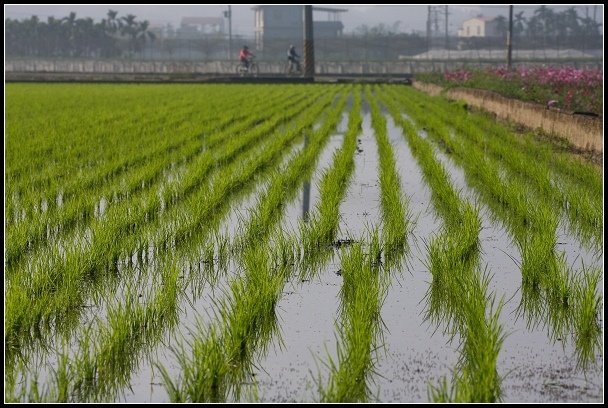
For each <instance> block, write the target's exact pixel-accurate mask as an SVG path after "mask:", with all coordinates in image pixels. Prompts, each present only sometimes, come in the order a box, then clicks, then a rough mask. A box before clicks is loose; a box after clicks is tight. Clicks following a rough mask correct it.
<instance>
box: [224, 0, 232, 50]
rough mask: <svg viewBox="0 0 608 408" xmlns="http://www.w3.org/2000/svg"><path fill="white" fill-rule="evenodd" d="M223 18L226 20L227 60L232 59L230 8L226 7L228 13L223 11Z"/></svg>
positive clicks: (229, 6)
mask: <svg viewBox="0 0 608 408" xmlns="http://www.w3.org/2000/svg"><path fill="white" fill-rule="evenodd" d="M224 17H226V18H227V19H228V59H230V58H232V6H231V5H230V4H229V5H228V11H224Z"/></svg>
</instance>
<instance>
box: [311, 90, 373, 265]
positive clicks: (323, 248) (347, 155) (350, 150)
mask: <svg viewBox="0 0 608 408" xmlns="http://www.w3.org/2000/svg"><path fill="white" fill-rule="evenodd" d="M361 123H362V118H361V88H360V87H358V86H357V87H355V88H354V97H353V103H352V107H351V110H350V113H349V117H348V126H347V130H346V133H345V135H344V142H343V145H342V148H341V149H340V150H338V151H336V152H335V153H334V155H333V158H332V165H331V167H330V168H328V169H327V170H325V171H324V173H323V176H322V178H321V181H320V183H319V193H320V196H321V199H320V201H319V202H318V203H317V206H316V207H315V209H314V210H313V211H311V213H310V215H309V221H308V222H307V223H303V222H302V223H300V237H301V239H302V247H303V259H302V264H303V265H302V271H301V273H302V274H303V275H306V274H310V273H312V271H313V270H314V269H315V263H317V261H318V262H323V255H327V254H328V253H329V249H330V248H331V245H332V244H333V242H334V240H335V237H336V233H337V230H338V221H339V215H340V202H341V201H342V198H343V196H344V194H345V193H346V189H347V187H348V184H349V180H350V176H351V174H352V172H353V169H354V153H355V148H356V147H357V136H358V135H359V133H360V132H361Z"/></svg>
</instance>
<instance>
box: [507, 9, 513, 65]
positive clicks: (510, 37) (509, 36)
mask: <svg viewBox="0 0 608 408" xmlns="http://www.w3.org/2000/svg"><path fill="white" fill-rule="evenodd" d="M512 49H513V5H510V6H509V31H508V32H507V69H508V70H509V71H510V70H511V64H512V61H511V52H512Z"/></svg>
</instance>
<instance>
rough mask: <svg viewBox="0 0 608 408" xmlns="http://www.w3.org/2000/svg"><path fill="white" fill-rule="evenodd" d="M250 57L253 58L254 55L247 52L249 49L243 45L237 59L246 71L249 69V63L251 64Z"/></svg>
mask: <svg viewBox="0 0 608 408" xmlns="http://www.w3.org/2000/svg"><path fill="white" fill-rule="evenodd" d="M252 57H255V55H253V54H252V53H251V52H249V47H247V46H246V45H243V48H241V52H240V53H239V59H240V60H241V64H243V65H244V66H245V68H246V69H249V63H250V62H251V58H252Z"/></svg>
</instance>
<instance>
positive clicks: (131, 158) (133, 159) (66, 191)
mask: <svg viewBox="0 0 608 408" xmlns="http://www.w3.org/2000/svg"><path fill="white" fill-rule="evenodd" d="M233 105H234V104H233ZM252 106H254V107H255V109H259V106H260V105H259V104H258V105H252ZM262 106H264V105H262ZM189 108H190V109H192V107H189ZM207 110H210V111H211V112H209V113H206V114H212V113H213V112H214V110H211V109H207ZM266 112H268V110H267V109H266ZM271 112H272V111H271ZM192 114H193V111H190V115H192ZM224 116H225V113H221V114H220V113H218V114H217V115H216V117H215V120H216V121H217V122H219V124H218V123H217V122H216V123H215V124H208V125H206V126H205V127H204V128H203V132H202V133H200V130H201V128H200V127H199V126H200V125H199V124H197V123H196V121H194V119H193V120H192V121H186V123H185V124H183V126H182V128H183V129H182V130H180V129H179V128H178V129H176V128H175V127H174V126H171V127H169V128H168V129H170V130H171V132H173V133H177V137H174V138H170V139H167V138H165V136H164V134H163V133H162V132H158V135H159V136H161V137H162V138H163V139H161V140H160V141H158V142H157V143H153V144H152V146H153V149H152V150H151V153H150V154H148V152H147V149H146V148H144V150H143V151H142V149H141V147H139V146H138V147H137V149H134V150H133V151H136V152H137V154H128V155H127V156H128V158H126V159H124V158H122V157H121V156H119V155H117V158H115V159H114V160H111V161H106V162H105V163H104V164H103V165H97V166H96V167H95V169H94V170H91V171H87V172H86V173H84V174H83V177H75V178H74V179H73V181H72V182H70V183H68V184H67V185H57V187H56V188H55V189H54V190H60V191H61V194H62V199H63V201H64V202H66V203H67V202H68V201H69V199H70V198H71V197H72V196H78V195H80V194H82V192H83V191H85V190H89V189H90V188H92V187H95V186H98V185H100V184H106V183H108V182H109V181H110V180H111V179H112V178H113V177H115V176H117V175H120V174H121V173H123V172H125V171H126V170H128V169H129V168H130V167H132V166H134V165H136V164H138V163H145V162H146V161H148V160H152V159H153V158H154V157H163V156H164V155H165V154H166V153H168V152H170V151H171V150H173V149H175V148H177V147H179V146H181V145H182V144H183V143H184V140H188V139H193V138H192V137H191V136H190V135H191V134H193V135H194V136H196V138H197V139H201V138H203V137H204V141H205V142H206V139H207V138H208V137H207V135H208V133H210V132H211V133H214V132H215V133H217V132H218V131H221V130H224V129H225V128H226V125H227V124H229V123H231V121H232V120H233V119H234V116H233V115H231V116H229V117H228V118H226V119H224V121H223V122H222V121H218V120H217V117H224ZM258 120H259V119H258V118H254V119H252V120H251V121H250V122H247V121H243V120H241V121H238V122H237V123H235V124H233V125H232V126H231V127H230V128H231V129H232V132H233V133H235V132H239V131H242V130H246V129H248V128H249V127H251V126H252V125H254V124H257V123H258V122H257V121H258ZM166 129H167V128H166ZM226 130H227V129H226ZM123 131H125V132H126V130H124V129H123ZM140 132H141V131H140ZM134 139H136V140H140V139H139V138H134ZM205 144H206V143H205ZM203 146H204V145H203ZM148 150H150V149H148ZM49 194H50V195H49V196H48V197H47V199H44V200H46V201H47V202H50V201H54V198H55V196H56V195H57V193H56V191H55V192H54V193H53V192H51V193H49ZM48 205H50V206H52V205H53V203H52V202H50V203H49V204H48Z"/></svg>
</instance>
